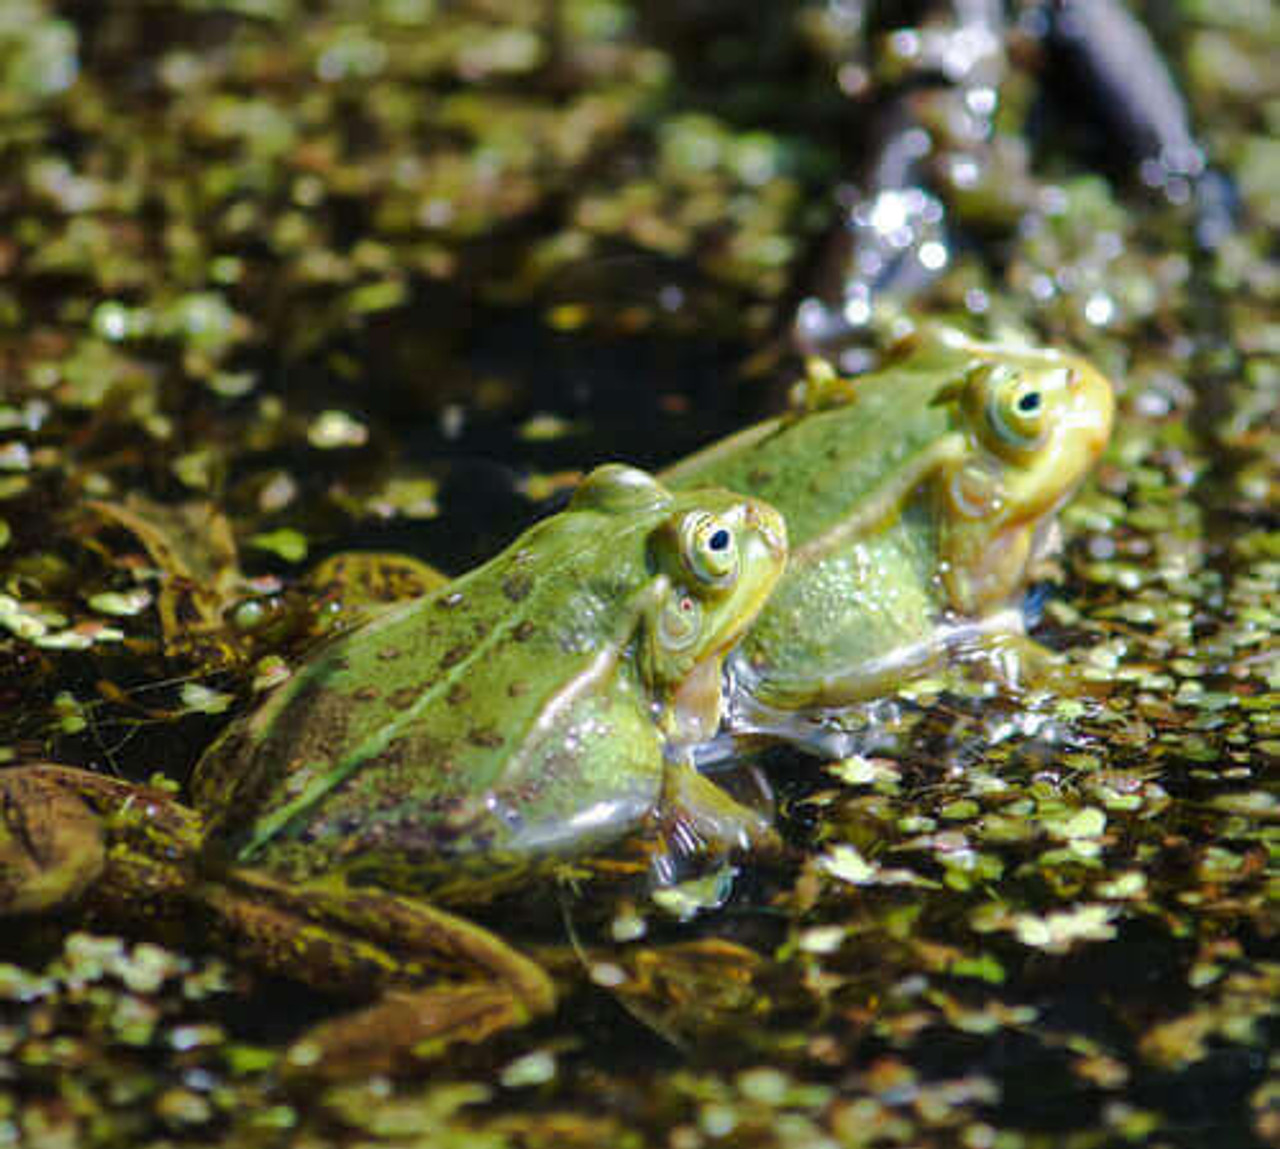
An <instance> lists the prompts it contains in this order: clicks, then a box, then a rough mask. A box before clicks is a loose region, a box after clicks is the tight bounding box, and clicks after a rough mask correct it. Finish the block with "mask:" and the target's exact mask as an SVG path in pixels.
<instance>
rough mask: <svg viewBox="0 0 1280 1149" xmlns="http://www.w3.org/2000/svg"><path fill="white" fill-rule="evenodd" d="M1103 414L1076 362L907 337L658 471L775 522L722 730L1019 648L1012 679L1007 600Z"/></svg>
mask: <svg viewBox="0 0 1280 1149" xmlns="http://www.w3.org/2000/svg"><path fill="white" fill-rule="evenodd" d="M1112 408H1113V400H1112V393H1111V387H1110V385H1109V383H1108V382H1107V380H1106V379H1105V378H1103V376H1102V375H1100V374H1099V373H1098V371H1096V370H1095V369H1094V368H1093V367H1091V366H1090V365H1089V364H1088V363H1086V362H1085V361H1084V360H1082V359H1080V358H1078V357H1075V356H1072V355H1068V354H1063V353H1061V352H1058V351H1053V350H1037V349H1032V348H1025V347H1017V346H1009V345H1005V344H997V343H983V342H978V341H976V340H974V339H971V338H968V337H967V336H965V335H962V334H961V333H959V332H957V331H955V330H954V329H950V328H929V329H920V330H917V331H915V332H913V333H912V334H910V335H908V336H906V337H905V338H903V339H901V340H900V341H899V342H898V343H897V345H896V346H895V347H893V348H892V349H891V351H890V352H889V354H888V356H887V358H886V361H885V362H884V363H883V364H882V365H881V366H880V367H879V368H878V369H877V370H875V371H873V372H871V373H868V374H865V375H862V376H857V377H853V378H841V377H839V376H837V375H836V374H835V373H834V372H833V371H832V370H831V369H830V368H829V367H827V366H825V365H824V364H821V363H817V362H815V363H814V364H812V365H811V367H810V370H809V374H808V377H807V379H805V380H804V381H803V382H802V383H801V384H800V385H799V386H798V387H797V388H796V389H795V391H794V392H793V401H792V409H791V410H790V411H788V412H787V413H786V414H784V415H782V416H780V417H778V418H774V419H770V420H767V421H765V422H762V423H759V424H757V425H755V426H752V427H749V428H747V429H746V430H744V431H742V432H740V433H738V434H736V435H733V436H731V437H729V438H727V439H724V440H722V441H721V442H718V443H715V444H713V445H711V446H709V447H707V448H705V449H704V450H702V451H701V452H699V453H697V454H695V455H693V456H691V457H690V458H688V459H686V460H684V461H683V462H680V463H677V464H676V465H675V466H673V467H671V468H670V469H669V470H667V471H666V472H664V473H663V475H662V478H663V480H664V481H665V482H666V483H668V484H669V485H670V486H672V487H674V488H676V489H682V488H685V487H690V486H695V485H697V486H701V485H704V484H715V485H717V486H724V487H728V488H729V489H731V490H735V491H738V492H740V493H742V494H744V495H751V496H753V497H756V498H762V499H765V500H767V501H769V502H770V503H772V504H773V505H774V506H776V507H777V508H778V509H779V510H781V511H782V513H783V514H784V516H785V517H786V520H787V529H788V531H789V537H790V541H791V557H790V560H789V562H788V566H787V573H786V575H785V577H784V578H783V581H782V583H781V585H780V586H779V587H778V589H777V591H776V592H775V593H774V595H773V597H772V598H771V599H770V601H769V603H768V605H767V606H766V607H765V609H764V611H763V612H762V614H761V616H760V617H759V618H758V619H757V620H756V622H755V624H754V625H753V626H752V629H751V632H750V634H749V635H748V637H747V638H746V639H745V640H744V642H743V643H742V644H741V645H740V646H739V647H738V648H737V649H736V651H735V652H734V654H733V655H732V657H731V658H730V660H729V664H728V671H729V673H730V675H731V676H732V681H733V693H734V697H735V702H734V707H733V713H732V715H731V718H730V722H729V725H730V726H731V727H732V728H733V729H734V731H735V732H736V733H739V734H752V733H758V732H768V733H775V734H787V732H788V730H789V729H792V728H794V724H795V721H796V716H797V715H800V714H805V715H807V716H810V717H812V716H814V715H821V714H822V713H824V712H826V711H829V710H831V709H832V708H841V707H847V706H849V705H850V704H852V703H856V702H860V701H863V700H867V699H870V698H872V697H876V696H880V695H884V694H886V693H892V692H893V691H894V690H895V688H897V687H899V686H900V685H902V684H903V683H905V682H907V681H909V680H910V679H911V678H912V677H914V676H918V675H920V674H922V673H923V672H925V671H926V670H929V669H931V668H933V667H935V666H937V665H938V664H939V663H940V662H941V661H942V660H943V659H944V658H945V657H947V656H950V655H954V654H955V653H956V652H957V651H958V650H959V649H961V648H963V649H964V650H966V651H972V650H974V649H978V650H982V651H985V652H986V653H988V654H992V655H995V654H997V653H998V654H1000V655H1001V656H1002V657H1001V658H1000V659H998V660H996V661H1000V662H1001V663H1003V664H1008V663H1009V662H1010V661H1013V660H1011V659H1008V658H1004V657H1003V655H1006V654H1008V653H1009V651H1010V650H1011V649H1015V648H1018V647H1020V648H1021V649H1020V651H1019V655H1020V657H1021V662H1022V667H1023V670H1022V671H1021V672H1019V671H1017V670H1016V669H1015V670H1014V671H1013V673H1014V677H1015V678H1016V677H1017V676H1018V674H1019V673H1022V675H1023V677H1025V670H1026V665H1027V663H1028V656H1029V655H1030V654H1031V652H1032V650H1033V648H1032V647H1031V645H1030V643H1029V642H1028V641H1026V640H1024V639H1022V638H1021V637H1020V636H1021V628H1022V611H1021V609H1020V600H1021V597H1022V595H1023V592H1024V590H1025V588H1026V586H1027V584H1028V580H1029V578H1031V577H1033V572H1034V570H1035V568H1036V565H1037V560H1039V559H1040V558H1041V557H1042V556H1043V555H1044V554H1045V552H1046V551H1047V550H1048V549H1049V547H1050V545H1051V544H1052V542H1053V541H1054V539H1055V535H1056V515H1057V513H1058V511H1059V509H1060V508H1061V507H1062V506H1063V504H1064V503H1065V502H1066V501H1067V500H1068V499H1069V498H1070V497H1071V495H1072V493H1073V492H1074V491H1075V490H1076V488H1077V487H1078V486H1079V484H1080V482H1081V481H1082V479H1083V478H1084V476H1085V475H1086V474H1087V473H1088V471H1089V470H1090V468H1091V467H1092V466H1093V464H1094V462H1095V461H1096V460H1097V458H1098V456H1099V454H1100V453H1101V451H1102V449H1103V447H1104V446H1105V445H1106V442H1107V439H1108V437H1109V435H1110V430H1111V421H1112ZM1044 653H1046V654H1047V652H1044Z"/></svg>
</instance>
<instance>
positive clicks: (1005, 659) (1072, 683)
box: [960, 631, 1088, 695]
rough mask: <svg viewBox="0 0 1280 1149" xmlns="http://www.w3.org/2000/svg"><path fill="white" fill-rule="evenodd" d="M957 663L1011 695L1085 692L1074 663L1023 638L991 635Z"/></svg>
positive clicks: (1023, 635)
mask: <svg viewBox="0 0 1280 1149" xmlns="http://www.w3.org/2000/svg"><path fill="white" fill-rule="evenodd" d="M960 661H961V662H963V663H966V664H969V665H972V666H974V667H976V669H977V670H978V671H979V673H980V674H981V676H982V677H985V678H988V679H991V680H993V681H994V682H996V683H997V684H998V686H999V687H1000V688H1001V689H1002V690H1004V691H1007V692H1008V693H1010V694H1028V693H1031V692H1033V691H1047V692H1048V693H1050V694H1057V695H1074V694H1080V693H1081V692H1083V691H1085V690H1086V689H1087V688H1088V684H1087V682H1086V681H1085V679H1083V678H1082V677H1081V675H1080V672H1079V670H1078V668H1077V667H1076V666H1075V664H1074V663H1072V662H1071V661H1070V660H1069V659H1067V658H1066V657H1065V656H1063V655H1061V654H1058V653H1057V652H1056V651H1053V650H1050V649H1049V648H1048V647H1047V646H1042V645H1041V644H1040V643H1038V642H1036V640H1035V639H1033V638H1031V637H1030V636H1029V635H1026V634H1018V633H1014V632H1011V631H1010V632H996V633H993V634H990V635H988V636H986V639H985V641H984V643H983V644H982V646H981V647H980V648H978V649H977V650H970V651H966V652H965V653H964V655H962V657H961V659H960Z"/></svg>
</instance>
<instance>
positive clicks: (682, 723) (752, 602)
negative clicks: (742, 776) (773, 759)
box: [670, 503, 787, 745]
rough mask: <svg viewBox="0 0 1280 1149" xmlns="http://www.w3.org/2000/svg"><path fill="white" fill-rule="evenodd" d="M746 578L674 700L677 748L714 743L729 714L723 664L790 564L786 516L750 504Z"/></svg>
mask: <svg viewBox="0 0 1280 1149" xmlns="http://www.w3.org/2000/svg"><path fill="white" fill-rule="evenodd" d="M744 524H745V528H746V529H745V531H744V542H743V547H742V559H741V561H742V570H743V571H744V572H747V573H744V575H743V577H742V578H740V579H739V580H738V583H737V585H736V586H735V587H734V588H733V590H732V591H730V592H729V595H728V597H727V599H726V600H725V601H724V602H723V603H722V604H720V610H721V612H722V614H723V617H724V619H725V622H724V624H723V625H722V626H721V628H720V629H719V630H717V631H716V632H715V633H714V634H712V635H710V636H709V637H708V643H707V649H706V651H705V652H704V653H703V654H702V656H701V657H700V658H699V659H698V660H697V661H696V662H695V663H694V664H693V667H692V668H691V669H690V671H689V673H688V674H686V675H685V676H684V678H683V679H682V680H681V682H680V684H679V686H677V687H676V689H675V691H674V692H673V693H672V696H671V707H670V718H671V727H672V737H673V739H674V741H675V742H677V743H680V744H684V745H689V744H692V743H696V742H706V741H708V740H709V739H711V738H713V737H714V736H715V734H716V731H717V730H718V729H719V726H720V718H721V715H722V714H723V711H724V685H723V674H724V661H725V659H726V658H727V657H728V655H729V652H730V651H731V650H732V649H733V648H734V647H735V646H736V645H737V644H738V642H739V640H740V639H741V638H742V637H743V635H745V634H746V632H747V630H748V629H749V628H750V626H751V624H752V623H753V622H754V621H755V619H756V616H757V615H759V613H760V611H761V610H762V609H763V608H764V605H765V603H766V602H768V600H769V596H770V595H771V594H772V593H773V589H774V587H775V586H777V584H778V580H779V579H780V578H781V577H782V572H783V570H784V569H785V566H786V560H787V528H786V522H785V521H784V519H783V518H782V516H781V515H780V514H779V513H778V512H777V511H775V510H774V509H773V508H772V507H769V506H766V505H765V504H763V503H748V504H747V507H746V512H745V516H744Z"/></svg>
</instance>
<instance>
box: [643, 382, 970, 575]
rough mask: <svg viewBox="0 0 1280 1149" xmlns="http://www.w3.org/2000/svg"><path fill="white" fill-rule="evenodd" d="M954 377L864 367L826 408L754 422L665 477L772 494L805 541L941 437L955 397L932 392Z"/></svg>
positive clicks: (768, 497) (796, 542) (800, 544)
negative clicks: (948, 401)
mask: <svg viewBox="0 0 1280 1149" xmlns="http://www.w3.org/2000/svg"><path fill="white" fill-rule="evenodd" d="M952 378H954V376H953V375H952V374H951V373H950V372H948V371H946V370H944V369H940V367H939V365H938V364H937V363H936V362H930V363H926V364H922V365H921V366H920V367H918V368H913V366H912V365H911V364H910V363H907V364H903V365H900V366H897V367H894V368H891V369H886V370H885V371H881V372H877V373H875V374H872V375H868V376H865V377H861V378H859V379H856V380H854V381H852V382H851V383H850V384H849V386H848V388H847V392H846V394H845V397H843V398H842V401H840V402H838V403H835V404H833V405H832V406H831V407H830V408H829V409H826V410H815V411H802V412H799V413H794V414H789V415H784V416H782V417H780V418H778V419H773V420H770V421H769V422H767V423H763V424H759V425H757V426H756V427H753V428H749V429H748V431H746V432H744V433H743V434H742V435H739V436H733V437H731V438H729V439H726V440H724V441H722V442H721V443H717V444H715V445H713V446H712V447H709V448H707V449H706V450H704V451H702V452H700V453H699V454H696V455H694V456H692V457H691V458H689V459H687V460H685V461H684V462H683V463H680V464H678V465H677V466H676V467H673V468H672V469H670V470H669V471H667V472H665V473H664V475H663V478H664V480H665V481H666V482H667V483H668V484H669V485H670V486H672V487H675V488H687V487H693V486H704V485H715V486H724V487H728V488H729V489H730V490H733V491H742V492H745V493H750V494H751V495H753V496H755V497H757V498H761V499H764V500H765V501H767V502H769V503H772V504H773V505H774V506H775V507H777V508H778V509H779V510H781V511H782V512H783V514H784V515H786V518H787V529H788V532H789V537H790V539H791V544H792V547H793V548H795V549H796V550H797V551H802V550H803V548H804V547H805V546H806V544H808V543H810V542H812V541H813V540H814V539H815V537H817V536H819V535H821V534H822V533H823V532H824V531H826V530H827V529H828V528H830V526H831V525H832V524H833V523H836V522H841V521H843V520H845V519H846V517H847V515H848V513H849V511H850V510H851V509H853V508H856V507H859V506H860V505H864V504H865V503H866V501H867V500H868V499H871V498H873V497H874V495H875V494H876V492H877V490H879V489H880V488H881V486H882V485H883V484H884V483H885V482H886V481H887V480H889V479H891V478H892V477H893V476H896V475H900V474H902V473H903V472H904V471H905V470H907V469H909V468H910V466H911V462H912V460H914V459H916V458H917V457H919V456H921V455H922V454H923V453H924V452H926V451H927V450H929V449H931V448H933V447H935V446H936V444H937V443H938V442H939V440H940V439H941V438H942V437H943V436H944V435H945V434H946V433H947V431H948V430H949V429H950V427H951V426H952V423H953V419H952V415H951V411H950V407H949V405H945V404H935V403H934V399H935V398H936V396H937V395H938V394H939V393H940V392H941V390H942V389H943V387H944V386H946V385H947V384H948V383H949V382H950V381H951V380H952ZM823 460H825V461H826V462H827V463H828V464H829V465H826V466H823V465H822V461H823Z"/></svg>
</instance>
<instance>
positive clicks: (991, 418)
mask: <svg viewBox="0 0 1280 1149" xmlns="http://www.w3.org/2000/svg"><path fill="white" fill-rule="evenodd" d="M987 383H988V387H989V390H988V392H987V421H988V423H990V425H991V429H992V430H993V431H994V432H995V433H996V435H997V436H998V437H999V439H1000V440H1001V441H1002V442H1004V443H1007V444H1008V445H1009V446H1011V447H1013V448H1015V449H1021V450H1025V449H1027V448H1030V447H1036V446H1039V444H1040V443H1041V441H1042V440H1043V439H1044V433H1045V428H1046V425H1047V423H1048V409H1047V405H1046V403H1045V396H1044V392H1043V391H1042V390H1041V389H1040V386H1039V384H1037V383H1036V382H1035V381H1033V380H1031V379H1027V378H1025V377H1023V376H1022V375H1021V374H1019V373H1018V372H1016V371H1007V372H1003V371H1001V372H995V371H993V372H992V374H991V375H990V376H989V377H988V379H987Z"/></svg>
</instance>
